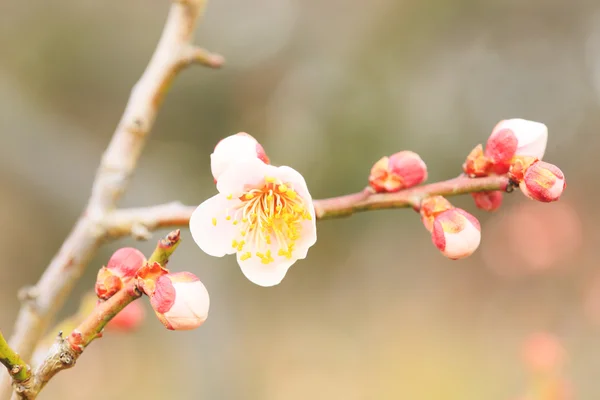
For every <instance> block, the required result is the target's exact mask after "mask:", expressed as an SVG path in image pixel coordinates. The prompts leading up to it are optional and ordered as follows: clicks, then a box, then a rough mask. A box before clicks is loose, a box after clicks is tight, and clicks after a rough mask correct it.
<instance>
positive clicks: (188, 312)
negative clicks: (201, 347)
mask: <svg viewBox="0 0 600 400" xmlns="http://www.w3.org/2000/svg"><path fill="white" fill-rule="evenodd" d="M150 304H152V308H153V309H154V312H155V313H156V316H157V317H158V319H159V320H160V322H162V323H163V325H164V326H165V327H166V328H167V329H171V330H189V329H195V328H197V327H199V326H200V325H202V323H203V322H204V321H205V320H206V317H207V316H208V309H209V305H210V300H209V297H208V292H207V291H206V288H205V287H204V285H203V284H202V282H200V280H199V279H198V278H197V277H196V276H195V275H194V274H192V273H190V272H178V273H174V274H167V275H163V276H161V277H160V278H158V280H157V281H156V287H155V290H154V292H153V293H152V295H151V296H150Z"/></svg>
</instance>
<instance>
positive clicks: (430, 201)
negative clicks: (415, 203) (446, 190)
mask: <svg viewBox="0 0 600 400" xmlns="http://www.w3.org/2000/svg"><path fill="white" fill-rule="evenodd" d="M451 208H454V206H453V205H452V204H451V203H450V202H449V201H448V200H447V199H446V198H445V197H442V196H431V197H426V198H425V199H423V201H421V208H420V209H419V212H420V214H421V221H422V222H423V225H425V229H427V230H428V231H429V232H431V231H432V229H433V221H434V220H435V217H437V216H438V215H440V214H441V213H443V212H444V211H447V210H450V209H451Z"/></svg>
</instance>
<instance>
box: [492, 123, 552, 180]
mask: <svg viewBox="0 0 600 400" xmlns="http://www.w3.org/2000/svg"><path fill="white" fill-rule="evenodd" d="M547 142H548V128H547V127H546V125H544V124H542V123H541V122H534V121H528V120H525V119H521V118H513V119H505V120H503V121H500V122H499V123H498V124H497V125H496V126H495V127H494V129H493V131H492V134H491V135H490V137H489V139H488V141H487V144H486V146H485V156H486V158H487V159H489V160H490V161H491V164H492V170H493V172H495V173H497V174H504V173H506V172H508V169H509V168H510V161H511V160H512V158H513V157H515V156H528V157H534V158H537V159H539V160H541V159H542V158H543V157H544V153H545V151H546V144H547Z"/></svg>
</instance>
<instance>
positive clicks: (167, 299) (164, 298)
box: [150, 275, 176, 313]
mask: <svg viewBox="0 0 600 400" xmlns="http://www.w3.org/2000/svg"><path fill="white" fill-rule="evenodd" d="M175 296H176V294H175V287H174V286H173V284H172V283H171V280H170V279H169V278H168V275H163V276H161V277H160V278H158V280H157V281H156V286H155V289H154V293H152V296H150V304H152V308H154V310H155V311H157V312H159V313H165V312H167V311H169V310H170V309H171V307H172V306H173V303H175Z"/></svg>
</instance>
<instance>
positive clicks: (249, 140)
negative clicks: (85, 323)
mask: <svg viewBox="0 0 600 400" xmlns="http://www.w3.org/2000/svg"><path fill="white" fill-rule="evenodd" d="M257 144H258V142H257V141H256V139H254V138H253V137H252V136H250V135H248V134H246V133H238V134H235V135H231V136H228V137H226V138H224V139H223V140H221V141H220V142H219V143H218V144H217V146H216V147H215V150H214V152H213V153H212V154H211V155H210V169H211V171H212V174H213V177H214V178H215V179H217V180H218V179H219V177H220V176H221V174H223V173H224V172H225V171H226V170H227V169H228V168H229V167H230V166H231V165H233V164H235V163H237V162H239V161H242V160H246V159H250V158H257V147H256V146H257Z"/></svg>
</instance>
